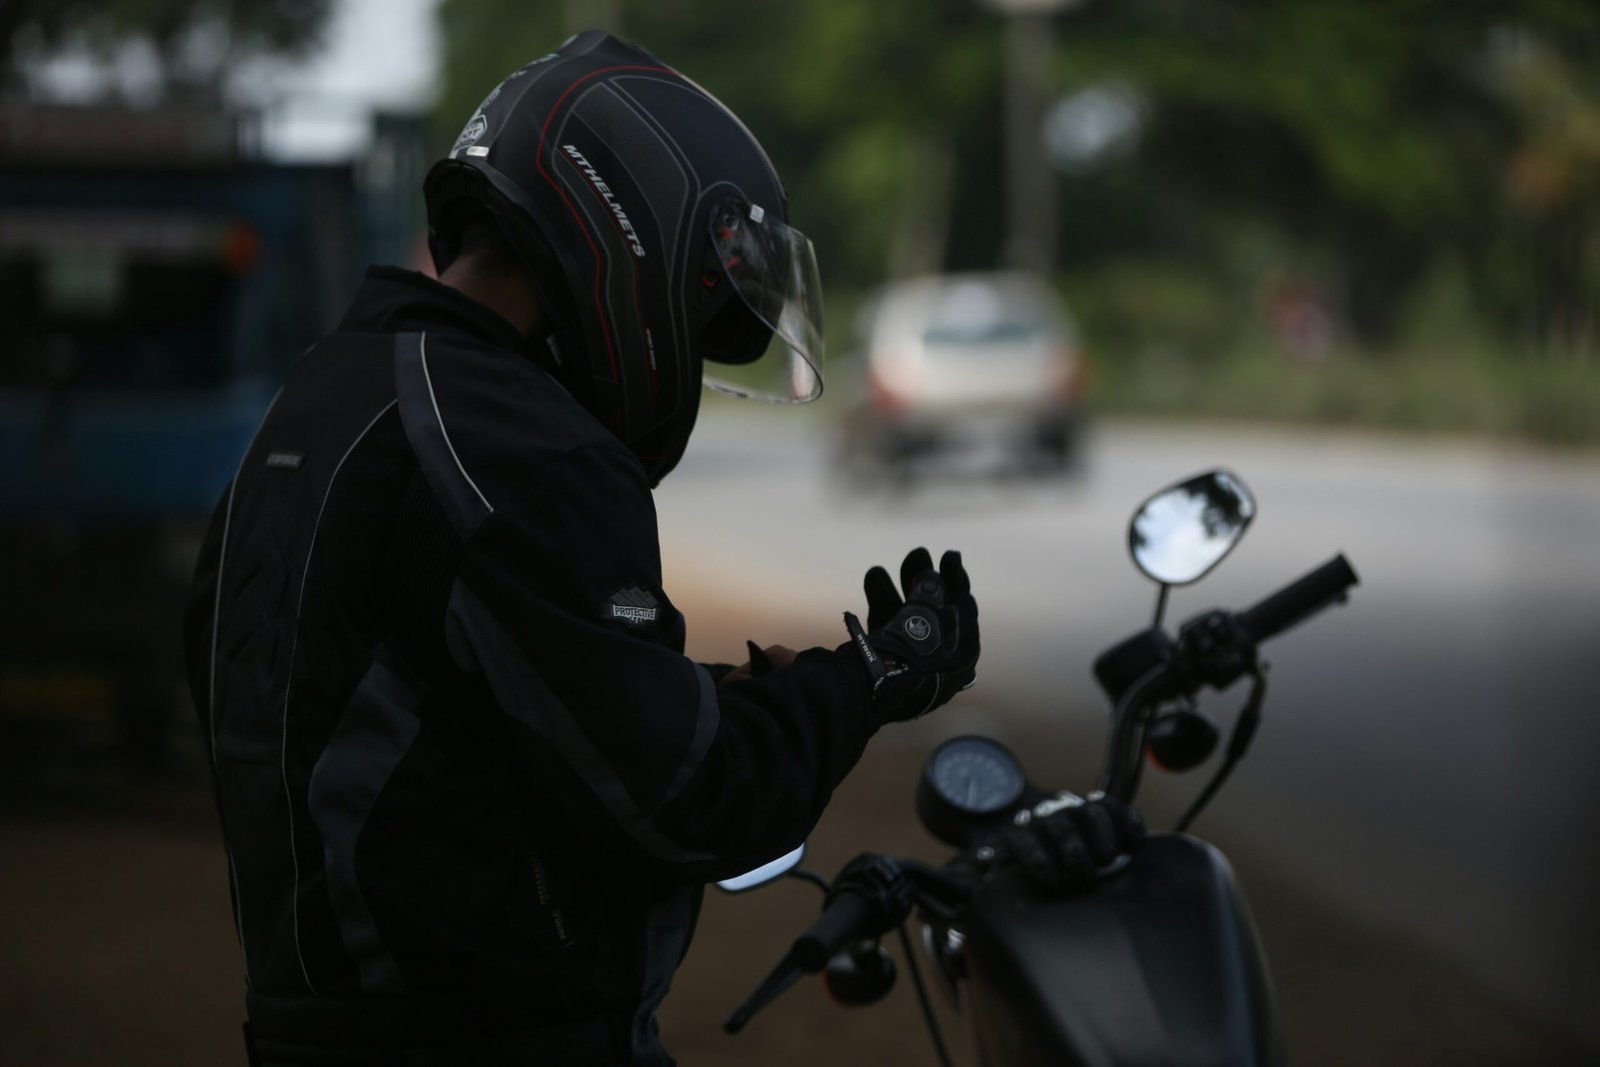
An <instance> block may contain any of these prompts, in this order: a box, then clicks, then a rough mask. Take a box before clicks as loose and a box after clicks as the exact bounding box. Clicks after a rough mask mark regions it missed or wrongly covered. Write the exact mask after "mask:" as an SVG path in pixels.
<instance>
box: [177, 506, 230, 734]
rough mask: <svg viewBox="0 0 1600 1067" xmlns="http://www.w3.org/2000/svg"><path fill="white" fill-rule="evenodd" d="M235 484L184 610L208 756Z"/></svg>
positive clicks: (210, 532)
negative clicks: (214, 639) (214, 650)
mask: <svg viewBox="0 0 1600 1067" xmlns="http://www.w3.org/2000/svg"><path fill="white" fill-rule="evenodd" d="M232 493H233V483H232V482H229V483H228V486H227V488H225V489H223V491H222V497H221V499H219V500H218V501H217V506H216V510H215V511H214V512H213V513H212V516H211V524H210V525H209V526H207V527H206V533H205V537H204V538H203V539H202V540H201V542H200V553H199V556H198V557H197V558H196V560H195V566H194V577H193V578H192V579H190V582H189V599H188V601H187V602H186V603H185V605H184V609H183V658H184V667H185V674H186V677H187V679H188V682H189V695H190V697H191V698H192V699H193V700H194V707H195V711H196V712H198V713H199V715H200V726H201V731H200V733H201V736H202V737H203V738H204V740H205V744H206V749H207V755H208V756H209V755H210V747H211V634H212V629H213V627H214V626H215V625H216V610H217V582H218V579H219V574H218V569H219V568H220V566H221V560H222V539H223V537H224V536H225V534H226V532H227V529H226V528H227V513H228V502H229V500H230V498H231V496H232Z"/></svg>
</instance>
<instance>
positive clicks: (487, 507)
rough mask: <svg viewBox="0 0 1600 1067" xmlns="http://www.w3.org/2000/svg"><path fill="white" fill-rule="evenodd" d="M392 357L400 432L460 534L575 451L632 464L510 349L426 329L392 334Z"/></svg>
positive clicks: (550, 382) (626, 453)
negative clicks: (600, 452) (589, 450)
mask: <svg viewBox="0 0 1600 1067" xmlns="http://www.w3.org/2000/svg"><path fill="white" fill-rule="evenodd" d="M394 358H395V394H396V397H397V399H398V401H399V409H400V416H401V419H402V421H403V423H404V425H405V431H406V437H407V439H408V441H409V442H410V444H411V447H412V449H413V450H414V451H415V452H416V455H417V459H418V461H419V462H420V463H421V465H422V469H423V472H424V474H425V476H426V477H427V479H428V483H429V485H430V487H431V488H432V489H433V491H434V493H435V494H436V495H437V496H438V498H439V501H440V503H441V504H443V505H444V508H445V512H446V513H447V514H448V515H449V517H450V522H451V525H452V526H453V527H454V528H455V530H456V533H457V534H458V535H459V536H460V537H461V538H462V539H463V540H465V539H468V538H470V537H471V536H472V534H473V533H475V532H476V531H477V530H478V528H479V527H480V526H482V524H483V522H484V520H486V519H487V518H488V517H489V516H490V515H492V514H493V513H494V511H495V508H496V507H497V506H499V505H501V504H503V503H506V502H509V501H511V500H513V499H515V498H518V497H520V496H522V495H523V494H525V493H526V492H527V487H528V485H529V483H530V481H531V480H532V479H533V478H534V477H536V476H537V474H538V473H539V472H540V471H541V470H542V469H543V468H544V467H545V466H546V465H547V464H548V463H550V461H552V460H554V459H556V458H557V457H559V456H561V455H563V454H564V453H566V452H569V451H571V450H572V449H574V448H582V447H598V448H601V449H604V450H606V451H610V452H614V453H617V454H618V455H620V456H623V457H626V461H627V462H628V463H630V464H635V465H636V464H637V462H638V461H637V460H636V459H635V458H634V457H633V454H632V453H631V452H629V451H628V450H627V448H626V447H625V446H624V445H623V444H622V442H620V441H619V440H617V438H616V437H615V436H613V435H612V434H611V433H610V432H609V431H608V430H606V429H605V427H603V426H602V425H601V424H600V423H599V422H598V421H596V420H595V418H594V417H593V416H592V415H590V414H589V413H588V412H587V411H585V410H584V409H583V407H582V406H581V405H579V404H578V402H577V401H575V400H574V399H573V398H572V397H571V396H570V395H569V394H568V393H567V392H566V390H565V389H563V388H562V387H561V386H560V385H559V384H558V383H557V382H556V381H555V379H553V378H551V377H550V376H549V375H548V374H546V373H545V372H544V371H543V370H541V369H540V368H538V367H537V366H535V365H534V364H533V363H531V362H530V361H528V360H526V359H522V358H520V357H519V356H517V355H516V354H514V353H509V352H507V351H505V350H503V349H499V348H496V347H494V346H491V345H486V344H478V343H474V342H472V341H471V340H469V339H466V338H462V337H461V336H460V335H457V334H454V333H449V332H440V333H434V332H425V333H405V334H398V335H396V337H395V340H394ZM641 470H642V469H641Z"/></svg>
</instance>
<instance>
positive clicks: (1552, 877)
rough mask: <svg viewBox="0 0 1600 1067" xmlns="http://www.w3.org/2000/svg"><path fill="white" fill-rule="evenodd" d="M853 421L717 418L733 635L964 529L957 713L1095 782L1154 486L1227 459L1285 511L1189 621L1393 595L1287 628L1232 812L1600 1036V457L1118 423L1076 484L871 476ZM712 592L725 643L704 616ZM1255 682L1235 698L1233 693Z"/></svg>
mask: <svg viewBox="0 0 1600 1067" xmlns="http://www.w3.org/2000/svg"><path fill="white" fill-rule="evenodd" d="M826 431H827V426H826V424H825V422H822V421H820V420H816V419H810V420H808V419H807V418H806V417H805V416H799V417H797V416H796V415H795V414H793V413H789V412H768V411H758V412H745V411H740V410H738V409H729V408H727V407H726V406H717V407H713V408H712V409H711V410H710V412H709V414H708V417H707V418H706V419H705V424H704V425H703V427H702V428H701V430H700V431H699V432H698V433H697V436H696V438H695V440H694V442H693V444H692V445H691V447H690V450H689V452H688V454H687V456H686V458H685V460H684V462H683V464H682V466H681V467H680V469H679V470H678V471H677V472H676V473H674V474H673V475H672V476H671V477H670V478H669V479H668V480H667V481H666V482H665V483H664V484H663V486H662V488H661V490H660V491H659V492H658V494H657V500H658V510H659V514H660V522H661V527H662V536H663V550H664V554H665V561H666V562H665V566H666V570H667V580H668V590H669V592H670V591H671V590H672V589H673V588H674V583H677V582H679V581H680V580H681V581H682V582H683V584H684V585H685V586H687V587H688V588H691V589H693V590H707V589H710V590H715V591H716V595H715V596H714V597H711V598H709V599H708V600H707V601H706V604H707V613H708V614H709V615H711V616H712V617H713V618H714V619H715V620H716V622H715V625H716V627H717V628H718V629H719V630H737V628H738V627H737V620H748V622H747V624H746V628H747V629H748V630H749V631H750V632H749V633H748V636H751V637H754V638H756V639H757V640H758V641H759V642H762V643H766V642H769V641H787V640H802V639H803V640H807V641H825V642H828V643H833V642H835V641H837V640H839V639H841V638H842V630H841V629H840V628H839V626H838V624H837V622H836V620H837V618H838V613H839V612H840V611H841V610H843V609H845V608H855V609H856V610H858V611H859V610H860V600H861V597H860V592H859V576H860V574H861V573H862V572H863V571H864V570H865V568H866V567H867V566H868V565H870V564H872V563H875V562H883V563H886V564H888V565H889V566H890V568H891V570H894V569H896V567H895V565H896V564H897V563H898V560H899V559H900V557H901V555H902V554H903V553H904V551H905V550H906V549H907V548H909V547H911V546H914V545H917V544H926V545H928V546H929V547H930V548H931V549H933V550H934V552H935V554H937V553H938V551H939V550H940V549H942V548H944V547H947V546H950V547H959V548H961V549H962V550H963V552H964V555H965V558H966V561H967V564H968V569H969V571H970V572H971V573H972V575H973V581H974V585H975V589H976V592H977V595H978V598H979V602H980V606H981V609H982V617H983V625H984V658H983V662H982V666H981V670H980V684H979V686H978V688H977V689H975V690H974V691H973V692H972V693H970V694H968V695H966V696H964V697H963V698H962V701H961V706H960V707H959V708H958V709H952V710H955V711H956V714H953V715H951V716H949V720H950V721H949V722H948V723H947V724H943V725H942V726H941V727H938V728H940V729H947V730H949V731H956V730H960V729H965V728H969V727H973V728H978V729H989V730H992V731H993V732H996V733H997V734H999V735H1000V736H1002V737H1008V738H1011V739H1013V740H1018V739H1020V740H1022V741H1024V742H1025V743H1026V744H1027V745H1028V746H1029V749H1032V748H1036V747H1037V746H1038V745H1040V744H1046V745H1047V744H1048V741H1049V739H1050V738H1052V737H1054V738H1056V739H1057V740H1058V741H1067V742H1071V744H1070V745H1069V746H1068V747H1067V748H1066V749H1065V750H1064V751H1065V752H1067V753H1068V754H1067V755H1065V756H1064V757H1063V762H1064V764H1065V765H1063V766H1060V767H1040V766H1034V767H1032V768H1030V769H1031V770H1032V771H1033V772H1034V774H1035V775H1036V776H1038V777H1041V778H1045V779H1047V780H1050V781H1052V782H1054V783H1057V784H1079V785H1087V784H1088V782H1089V781H1090V776H1091V774H1092V772H1093V768H1094V767H1095V766H1097V761H1098V747H1097V746H1098V743H1099V737H1100V726H1101V724H1102V722H1103V715H1104V710H1103V704H1102V703H1100V702H1099V700H1098V698H1097V695H1096V692H1095V690H1094V687H1093V683H1092V679H1091V677H1090V674H1089V663H1090V661H1091V660H1092V658H1093V656H1094V654H1095V653H1097V652H1098V651H1099V650H1100V649H1102V648H1104V647H1105V646H1106V645H1108V644H1109V643H1111V641H1113V640H1114V639H1116V638H1118V637H1120V636H1123V635H1125V634H1128V633H1131V632H1133V631H1134V630H1136V629H1138V628H1140V627H1142V626H1144V625H1146V624H1147V622H1148V620H1149V613H1150V611H1151V609H1152V607H1153V600H1154V597H1153V587H1152V586H1151V585H1149V583H1148V582H1146V581H1145V580H1144V579H1142V578H1141V577H1140V576H1138V575H1137V573H1136V572H1135V571H1134V570H1133V567H1132V565H1131V564H1130V563H1129V562H1128V560H1127V557H1126V549H1125V530H1126V523H1127V518H1128V516H1129V515H1130V513H1131V512H1132V511H1133V509H1134V508H1135V507H1136V506H1137V505H1138V503H1139V502H1140V501H1141V500H1142V499H1143V498H1144V497H1145V496H1146V495H1148V494H1149V493H1150V492H1152V491H1154V490H1156V489H1158V488H1161V487H1162V486H1164V485H1166V484H1169V483H1171V482H1173V481H1176V480H1179V479H1180V478H1182V477H1185V476H1187V475H1189V474H1191V473H1194V472H1197V471H1199V470H1201V469H1205V468H1209V467H1212V466H1224V467H1228V468H1230V469H1232V470H1234V471H1236V472H1237V473H1238V474H1240V475H1241V476H1242V477H1243V478H1244V480H1245V481H1246V482H1247V483H1248V484H1249V485H1250V486H1251V487H1252V488H1253V489H1254V491H1255V493H1256V496H1257V500H1258V504H1259V515H1258V518H1257V519H1256V521H1255V524H1254V526H1253V528H1252V529H1251V530H1250V531H1249V532H1248V534H1247V535H1246V537H1245V539H1244V541H1243V543H1242V544H1241V546H1240V547H1239V548H1238V549H1237V551H1236V552H1235V554H1234V555H1233V556H1232V557H1230V558H1229V559H1228V560H1226V561H1225V562H1224V563H1223V564H1222V565H1221V567H1219V569H1218V570H1217V571H1216V572H1215V573H1214V574H1213V575H1212V576H1211V577H1209V578H1207V579H1205V580H1204V581H1203V582H1202V583H1200V584H1199V585H1197V586H1195V587H1193V588H1191V589H1183V590H1177V591H1175V592H1174V594H1173V601H1172V608H1171V617H1172V618H1173V619H1174V620H1178V619H1181V618H1183V617H1185V616H1186V615H1187V614H1189V613H1192V612H1195V611H1198V610H1200V609H1203V608H1206V607H1211V606H1214V605H1217V606H1226V607H1235V608H1239V607H1244V606H1246V605H1247V604H1249V603H1251V602H1253V601H1254V600H1255V599H1257V598H1258V597H1260V596H1261V595H1264V594H1266V593H1268V592H1270V591H1272V590H1274V589H1276V588H1277V587H1278V586H1279V585H1281V584H1283V583H1285V582H1287V581H1288V580H1290V579H1292V578H1294V577H1297V576H1298V575H1299V574H1301V573H1302V572H1304V571H1306V570H1308V569H1310V568H1311V567H1312V566H1314V565H1316V564H1319V563H1321V562H1322V561H1323V560H1325V559H1327V558H1328V557H1330V556H1331V555H1332V554H1333V553H1334V552H1336V551H1343V552H1345V553H1346V554H1347V555H1348V556H1349V558H1350V559H1351V561H1352V562H1353V564H1354V566H1355V568H1356V570H1357V572H1358V573H1359V574H1360V576H1361V579H1362V584H1361V586H1360V587H1359V588H1358V589H1357V590H1355V593H1354V595H1353V597H1352V598H1351V601H1350V603H1349V605H1348V606H1346V607H1343V608H1340V609H1337V610H1334V611H1331V612H1329V613H1327V614H1326V615H1324V616H1322V617H1319V618H1317V619H1316V620H1315V621H1314V622H1313V623H1311V624H1309V625H1306V626H1305V627H1303V628H1302V629H1300V630H1297V631H1295V632H1293V633H1291V634H1290V635H1288V636H1286V637H1284V638H1282V639H1280V640H1279V641H1278V642H1277V643H1276V644H1274V645H1273V646H1271V647H1270V648H1269V655H1268V658H1269V659H1270V661H1271V664H1272V672H1271V676H1270V677H1271V692H1270V696H1269V702H1268V705H1267V709H1266V722H1265V725H1264V727H1263V729H1262V731H1261V734H1260V735H1259V737H1258V740H1257V742H1256V744H1255V747H1254V750H1253V752H1252V754H1251V757H1250V759H1249V760H1248V761H1247V762H1246V764H1245V765H1244V766H1243V768H1242V769H1241V770H1240V771H1238V772H1237V773H1236V775H1235V777H1234V780H1233V782H1232V783H1231V784H1230V785H1229V787H1228V788H1227V789H1226V790H1224V792H1223V793H1222V795H1221V797H1220V799H1219V800H1218V801H1217V802H1216V803H1215V804H1214V806H1213V809H1212V811H1211V812H1210V813H1209V814H1208V816H1207V817H1206V818H1205V819H1204V820H1203V821H1202V823H1201V824H1200V826H1201V828H1202V829H1204V830H1206V831H1207V832H1209V833H1213V834H1215V835H1216V836H1217V838H1218V839H1219V840H1221V841H1223V842H1224V843H1227V844H1230V845H1232V846H1233V847H1237V848H1243V849H1246V850H1248V851H1249V852H1250V853H1251V854H1252V855H1255V856H1258V857H1260V858H1261V861H1262V862H1263V863H1264V864H1270V866H1271V868H1272V870H1273V871H1274V872H1275V873H1278V874H1281V875H1283V876H1284V877H1288V878H1291V879H1293V880H1295V881H1297V882H1299V883H1302V884H1304V885H1306V886H1309V887H1312V889H1313V891H1314V892H1315V893H1316V894H1318V895H1319V896H1320V897H1321V898H1322V899H1323V900H1324V901H1325V902H1326V903H1327V904H1328V905H1329V906H1330V907H1331V908H1333V909H1334V910H1335V911H1336V912H1337V913H1339V914H1340V915H1343V916H1347V917H1349V918H1350V919H1351V920H1352V921H1358V922H1360V923H1363V924H1365V925H1366V926H1368V927H1370V928H1371V929H1375V930H1380V931H1384V932H1386V933H1387V934H1391V935H1392V936H1393V937H1394V938H1396V939H1397V944H1399V945H1402V946H1403V945H1416V946H1419V947H1420V948H1422V949H1423V950H1425V951H1429V952H1437V953H1439V954H1440V955H1441V956H1442V958H1444V959H1447V960H1449V961H1450V962H1451V963H1452V964H1453V965H1456V966H1459V967H1460V968H1461V969H1462V971H1463V972H1464V973H1466V974H1469V975H1471V976H1472V978H1473V979H1474V980H1476V981H1480V982H1482V983H1483V984H1484V985H1485V986H1486V987H1487V988H1489V989H1492V990H1494V991H1496V992H1498V993H1500V994H1503V995H1504V996H1505V997H1507V998H1508V999H1509V1000H1511V1001H1513V1002H1515V1003H1517V1004H1519V1005H1521V1006H1522V1007H1523V1008H1525V1009H1526V1010H1527V1012H1529V1013H1530V1015H1532V1016H1534V1017H1538V1018H1542V1019H1546V1020H1549V1021H1551V1022H1552V1023H1553V1024H1556V1025H1560V1026H1563V1027H1572V1028H1575V1029H1579V1030H1581V1031H1582V1032H1583V1033H1584V1034H1585V1035H1586V1040H1587V1041H1589V1042H1591V1043H1592V1044H1593V1046H1594V1047H1595V1048H1596V1049H1600V1016H1597V1015H1595V1013H1593V1011H1592V1010H1591V1005H1592V1004H1593V1003H1595V1002H1596V1000H1597V999H1600V963H1597V962H1596V956H1597V954H1600V919H1597V918H1596V912H1595V901H1597V900H1600V851H1597V849H1596V847H1595V846H1594V844H1593V841H1594V833H1595V831H1594V827H1595V826H1596V824H1597V822H1600V788H1597V787H1596V786H1595V784H1594V781H1595V774H1594V769H1593V762H1594V760H1595V759H1596V757H1600V675H1597V673H1596V671H1595V662H1596V659H1597V657H1600V461H1597V460H1596V459H1594V458H1593V457H1589V458H1584V457H1576V458H1575V457H1571V456H1563V455H1558V454H1551V453H1545V452H1539V451H1532V450H1519V449H1496V448H1492V447H1489V446H1479V445H1469V444H1460V443H1447V444H1431V443H1423V442H1417V441H1409V440H1396V439H1384V438H1373V437H1364V436H1358V435H1352V434H1348V433H1339V434H1334V433H1316V432H1303V431H1300V432H1291V431H1281V430H1263V429H1241V428H1237V427H1228V426H1218V427H1210V428H1208V427H1187V428H1174V427H1170V426H1165V425H1144V424H1112V425H1103V426H1101V427H1099V429H1098V430H1097V432H1095V433H1094V434H1093V435H1092V439H1091V442H1090V446H1089V453H1088V455H1087V459H1086V464H1085V468H1084V471H1083V472H1082V474H1081V476H1080V477H1079V478H1077V479H1075V480H1071V481H1066V482H1061V481H1057V482H1050V483H1031V484H1030V483H1026V482H1022V481H1018V480H1013V479H1008V478H1004V477H994V476H989V475H985V474H983V473H981V471H980V472H974V471H972V470H952V471H949V472H947V474H948V476H947V477H945V478H942V479H941V478H937V477H936V478H932V479H930V480H929V482H928V484H926V485H923V486H920V487H917V488H914V489H913V490H912V491H911V492H910V493H900V492H896V491H892V490H891V491H887V492H880V493H877V494H866V495H852V494H851V493H850V492H849V491H848V490H847V489H844V488H842V487H841V485H840V482H839V479H837V478H835V477H833V476H832V471H831V470H830V465H829V455H828V450H827V449H826V448H825V447H824V446H823V444H822V442H823V441H824V440H825V434H826ZM688 615H689V620H690V633H691V639H692V640H693V639H694V636H695V632H696V631H695V623H696V619H697V618H699V617H702V616H699V615H697V614H696V613H695V612H693V611H690V612H688ZM796 631H800V632H801V636H800V637H792V636H791V635H792V634H793V633H795V632H796ZM730 636H731V633H730ZM739 636H746V635H745V634H743V633H740V634H739ZM695 651H698V652H700V653H702V654H703V655H705V656H713V655H718V654H721V655H723V656H728V655H732V654H733V652H732V651H724V650H723V649H719V648H717V647H713V646H712V644H711V643H707V644H705V645H702V646H699V647H697V648H696V649H695ZM1237 700H1238V698H1237V696H1236V695H1232V694H1230V695H1229V696H1226V697H1223V698H1220V699H1214V700H1212V701H1211V705H1210V706H1211V707H1213V708H1214V709H1215V710H1217V711H1218V712H1219V714H1222V715H1228V714H1231V711H1232V708H1233V706H1234V705H1235V704H1236V703H1237ZM930 727H932V724H930ZM1200 784H1201V783H1200V780H1199V776H1196V775H1191V776H1188V777H1186V778H1183V779H1180V780H1176V781H1174V780H1171V779H1168V780H1166V781H1163V782H1160V783H1157V787H1158V788H1156V790H1155V791H1154V792H1153V793H1152V794H1151V796H1150V798H1149V804H1150V807H1151V809H1152V811H1153V812H1154V813H1155V814H1156V815H1160V814H1161V813H1162V812H1163V811H1165V812H1168V813H1169V814H1170V813H1172V812H1175V811H1176V810H1178V809H1179V806H1180V804H1181V802H1182V799H1183V798H1184V797H1186V796H1188V795H1189V794H1190V791H1192V790H1193V789H1196V788H1198V786H1199V785H1200ZM908 788H909V784H908ZM1397 951H1399V949H1397Z"/></svg>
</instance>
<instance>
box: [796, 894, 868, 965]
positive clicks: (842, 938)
mask: <svg viewBox="0 0 1600 1067" xmlns="http://www.w3.org/2000/svg"><path fill="white" fill-rule="evenodd" d="M871 916H872V904H871V902H869V901H868V900H867V898H866V897H863V896H861V895H860V894H859V893H840V894H839V895H838V896H836V897H835V898H834V899H833V903H831V904H829V905H828V907H827V910H825V911H824V912H823V913H822V914H821V915H820V916H818V917H817V921H816V922H814V923H812V924H811V927H810V928H809V929H808V930H806V932H805V933H803V934H801V935H800V936H799V937H798V938H796V939H795V942H794V945H793V946H792V947H791V948H790V949H789V958H790V959H791V960H793V961H794V963H795V964H796V965H797V966H798V967H799V968H800V969H801V970H802V971H805V972H806V973H807V974H815V973H816V972H818V971H820V970H822V968H824V967H826V966H827V965H828V961H829V960H831V959H832V958H833V957H834V956H835V955H836V954H837V953H838V951H839V950H840V949H842V948H843V947H844V946H845V944H846V943H847V942H849V941H850V940H851V939H852V938H854V937H858V936H860V932H861V930H862V929H863V928H864V927H865V926H866V923H867V920H868V919H869V918H871Z"/></svg>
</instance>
